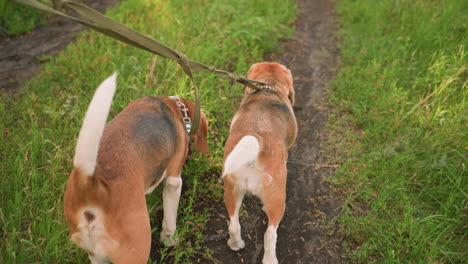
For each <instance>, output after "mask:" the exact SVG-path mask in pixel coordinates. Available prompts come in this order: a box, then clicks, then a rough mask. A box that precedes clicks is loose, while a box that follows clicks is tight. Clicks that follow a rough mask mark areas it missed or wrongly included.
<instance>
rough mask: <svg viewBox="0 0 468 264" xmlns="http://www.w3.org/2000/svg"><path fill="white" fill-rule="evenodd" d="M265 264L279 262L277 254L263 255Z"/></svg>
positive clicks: (276, 263)
mask: <svg viewBox="0 0 468 264" xmlns="http://www.w3.org/2000/svg"><path fill="white" fill-rule="evenodd" d="M262 263H263V264H278V259H276V256H273V257H272V256H266V255H263V260H262Z"/></svg>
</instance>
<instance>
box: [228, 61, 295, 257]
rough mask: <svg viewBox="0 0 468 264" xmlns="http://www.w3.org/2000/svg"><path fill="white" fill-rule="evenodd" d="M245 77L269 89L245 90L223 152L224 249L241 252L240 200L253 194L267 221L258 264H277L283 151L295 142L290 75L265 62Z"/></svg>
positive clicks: (284, 171)
mask: <svg viewBox="0 0 468 264" xmlns="http://www.w3.org/2000/svg"><path fill="white" fill-rule="evenodd" d="M247 77H248V78H249V79H252V80H257V81H262V82H264V83H267V84H269V86H263V87H261V88H262V89H261V90H258V91H254V90H253V89H251V88H248V87H247V88H246V93H245V96H244V98H243V100H242V102H241V105H240V107H239V109H238V110H237V112H236V113H235V115H234V117H233V120H232V122H231V128H230V132H229V138H228V139H227V141H226V145H225V147H224V165H223V175H222V179H223V180H224V202H225V204H226V207H227V210H228V213H229V218H230V223H229V240H228V242H227V244H228V246H229V247H230V248H231V249H232V250H235V251H237V250H239V249H241V248H243V247H244V246H245V243H244V241H243V240H242V238H241V227H240V223H239V208H240V206H241V204H242V199H243V197H244V194H245V193H250V194H253V195H255V196H257V197H259V198H260V199H261V200H262V202H263V205H264V206H263V210H264V211H265V213H266V214H267V216H268V228H267V230H266V232H265V236H264V248H265V254H264V255H263V263H269V264H270V263H278V260H277V258H276V237H277V235H276V229H277V228H278V225H279V222H280V221H281V219H282V217H283V215H284V210H285V200H286V176H287V169H286V162H287V159H288V148H289V147H291V145H292V144H293V143H294V141H295V139H296V136H297V123H296V118H295V116H294V111H293V107H292V106H293V104H294V88H293V79H292V75H291V71H290V70H288V69H287V68H286V67H284V66H283V65H281V64H278V63H271V62H263V63H258V64H254V65H253V66H252V67H251V68H250V70H249V73H248V76H247Z"/></svg>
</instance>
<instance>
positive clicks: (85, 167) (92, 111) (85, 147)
mask: <svg viewBox="0 0 468 264" xmlns="http://www.w3.org/2000/svg"><path fill="white" fill-rule="evenodd" d="M116 83H117V72H115V73H114V74H112V75H111V76H110V77H108V78H107V79H106V80H104V81H103V82H102V83H101V85H99V87H98V88H97V89H96V92H95V93H94V96H93V99H91V103H90V104H89V106H88V110H87V111H86V115H85V118H84V120H83V125H82V127H81V130H80V134H79V136H78V142H77V144H76V150H75V157H74V159H73V165H74V166H75V168H79V169H80V170H81V172H83V174H84V175H87V176H92V175H93V174H94V170H95V167H96V160H97V154H98V149H99V141H100V140H101V136H102V133H103V131H104V127H105V125H106V120H107V116H108V115H109V111H110V107H111V104H112V98H113V97H114V93H115V88H116Z"/></svg>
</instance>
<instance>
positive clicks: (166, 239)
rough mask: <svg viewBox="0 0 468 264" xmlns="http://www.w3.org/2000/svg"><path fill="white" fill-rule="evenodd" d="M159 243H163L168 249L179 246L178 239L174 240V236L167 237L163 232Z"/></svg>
mask: <svg viewBox="0 0 468 264" xmlns="http://www.w3.org/2000/svg"><path fill="white" fill-rule="evenodd" d="M159 241H161V243H163V244H164V245H165V246H166V247H173V246H175V245H177V244H179V240H178V239H176V238H174V236H169V235H165V234H164V232H161V235H160V236H159Z"/></svg>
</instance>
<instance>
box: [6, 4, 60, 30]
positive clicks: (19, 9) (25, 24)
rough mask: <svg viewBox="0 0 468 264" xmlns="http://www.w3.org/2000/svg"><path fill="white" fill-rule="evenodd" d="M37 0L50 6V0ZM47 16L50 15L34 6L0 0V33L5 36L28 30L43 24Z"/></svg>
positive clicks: (47, 19)
mask: <svg viewBox="0 0 468 264" xmlns="http://www.w3.org/2000/svg"><path fill="white" fill-rule="evenodd" d="M38 2H41V3H43V4H45V5H47V6H52V1H51V0H39V1H38ZM49 18H50V16H48V15H45V14H44V12H42V11H39V10H37V9H35V8H32V7H29V6H25V5H22V4H18V3H16V2H14V1H13V0H0V33H3V34H5V35H7V36H14V35H18V34H21V33H25V32H29V31H31V30H32V29H34V28H35V27H37V26H39V25H42V24H45V23H46V22H47V21H49ZM0 35H1V34H0Z"/></svg>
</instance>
